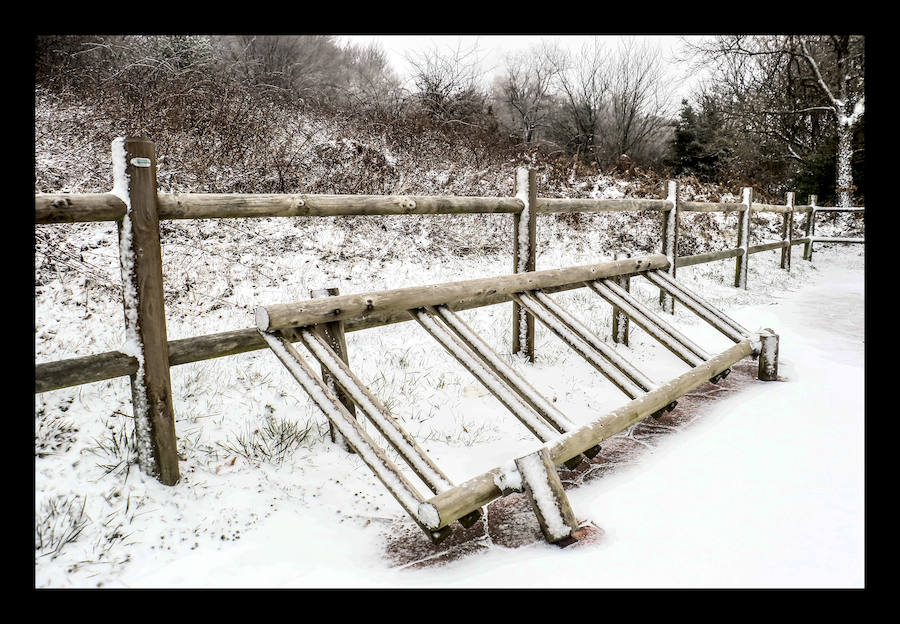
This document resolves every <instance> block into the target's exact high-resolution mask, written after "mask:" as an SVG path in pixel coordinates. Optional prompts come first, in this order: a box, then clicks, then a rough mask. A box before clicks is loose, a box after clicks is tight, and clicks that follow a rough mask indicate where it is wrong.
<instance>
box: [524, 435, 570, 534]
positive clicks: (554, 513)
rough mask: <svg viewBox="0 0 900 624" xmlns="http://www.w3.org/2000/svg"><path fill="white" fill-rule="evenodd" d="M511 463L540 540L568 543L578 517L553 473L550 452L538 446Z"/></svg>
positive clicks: (553, 468) (554, 470)
mask: <svg viewBox="0 0 900 624" xmlns="http://www.w3.org/2000/svg"><path fill="white" fill-rule="evenodd" d="M515 462H516V469H517V470H518V471H519V474H520V475H521V476H522V486H523V487H524V489H525V492H526V493H527V494H528V498H529V500H530V501H531V508H532V509H533V510H534V514H535V515H536V516H537V519H538V524H539V525H540V527H541V533H543V534H544V539H546V540H547V541H548V542H550V543H551V544H558V545H560V546H567V545H568V544H570V543H572V541H574V540H573V538H572V533H573V531H575V530H576V529H577V528H578V520H577V519H576V518H575V513H574V512H573V511H572V505H571V504H570V503H569V498H568V497H567V496H566V492H565V490H563V485H562V481H560V479H559V475H558V474H556V468H555V466H554V465H553V462H552V461H551V459H550V451H549V450H548V449H547V447H542V448H541V449H539V450H538V451H535V452H534V453H531V454H530V455H526V456H524V457H519V458H518V459H516V460H515Z"/></svg>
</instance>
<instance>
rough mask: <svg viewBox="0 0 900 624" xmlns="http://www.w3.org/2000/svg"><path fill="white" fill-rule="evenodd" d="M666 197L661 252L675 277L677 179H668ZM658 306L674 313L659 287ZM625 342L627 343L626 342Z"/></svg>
mask: <svg viewBox="0 0 900 624" xmlns="http://www.w3.org/2000/svg"><path fill="white" fill-rule="evenodd" d="M666 199H667V200H668V201H670V202H672V209H671V210H669V211H667V212H664V213H663V221H662V254H663V255H664V256H665V257H666V258H668V259H669V275H671V276H672V277H675V268H676V264H677V260H678V226H679V217H680V204H681V202H680V201H679V200H678V181H677V180H669V182H668V196H667V198H666ZM659 307H660V308H662V309H663V311H665V312H668V313H669V314H675V300H674V299H673V298H672V296H671V295H669V293H667V292H666V291H665V290H663V289H661V288H660V290H659ZM625 344H628V343H627V342H626V343H625Z"/></svg>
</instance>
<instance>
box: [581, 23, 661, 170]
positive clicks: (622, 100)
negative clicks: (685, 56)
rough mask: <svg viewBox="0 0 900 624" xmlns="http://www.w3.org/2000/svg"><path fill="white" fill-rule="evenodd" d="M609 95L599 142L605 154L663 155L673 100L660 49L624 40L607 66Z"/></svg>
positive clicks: (607, 155) (641, 158)
mask: <svg viewBox="0 0 900 624" xmlns="http://www.w3.org/2000/svg"><path fill="white" fill-rule="evenodd" d="M607 75H608V78H607V84H608V85H609V87H608V96H607V100H606V105H605V106H604V114H603V115H602V117H601V123H600V133H599V136H600V143H601V145H602V147H603V152H604V155H605V156H606V157H607V158H608V159H609V158H618V157H619V156H621V155H623V154H624V155H627V156H629V157H630V158H632V159H637V160H647V159H649V158H650V157H651V156H661V152H660V153H657V154H653V155H652V154H651V152H652V151H657V152H658V151H659V147H660V145H661V144H660V142H659V140H658V139H659V137H660V135H661V134H662V131H663V130H664V129H666V128H668V127H669V126H670V125H671V122H670V121H669V118H670V117H671V115H672V102H671V101H670V100H669V99H668V97H667V96H668V87H669V86H670V85H669V82H670V81H669V80H668V79H666V77H665V75H664V71H663V65H662V54H661V52H660V51H659V49H658V48H654V47H652V46H651V45H649V44H647V43H640V44H639V43H637V42H636V40H635V39H634V38H631V37H629V38H625V39H623V40H622V41H621V43H620V46H619V49H618V53H617V55H616V56H615V57H614V59H613V60H612V62H611V63H610V64H609V66H608V74H607Z"/></svg>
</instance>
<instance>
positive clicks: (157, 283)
mask: <svg viewBox="0 0 900 624" xmlns="http://www.w3.org/2000/svg"><path fill="white" fill-rule="evenodd" d="M112 150H113V168H114V174H113V177H114V180H115V184H116V189H115V192H116V194H117V195H119V197H120V198H121V199H122V201H123V203H124V204H125V205H126V207H127V212H126V214H125V216H123V217H122V219H121V220H120V221H118V222H117V226H118V233H119V259H120V263H121V270H122V287H123V306H124V310H125V336H126V340H127V342H128V343H129V344H130V345H131V348H132V349H134V350H135V352H134V353H133V355H134V356H135V357H136V359H137V363H138V370H137V371H136V372H135V373H134V374H133V375H131V398H132V408H133V411H134V422H135V439H136V446H137V452H138V464H139V466H140V468H141V470H142V471H143V472H144V473H145V474H148V475H151V476H153V477H155V478H157V479H158V480H159V481H160V482H162V483H164V484H166V485H174V484H175V483H177V482H178V480H179V478H180V475H179V470H178V445H177V443H176V439H175V410H174V407H173V404H172V384H171V380H170V376H169V352H168V348H169V343H168V339H167V337H166V309H165V300H164V298H163V276H162V252H161V250H160V246H159V218H158V216H157V207H156V197H157V190H156V149H155V147H154V145H153V143H151V142H150V141H148V140H147V139H144V138H140V137H129V138H120V139H116V140H115V141H113V146H112Z"/></svg>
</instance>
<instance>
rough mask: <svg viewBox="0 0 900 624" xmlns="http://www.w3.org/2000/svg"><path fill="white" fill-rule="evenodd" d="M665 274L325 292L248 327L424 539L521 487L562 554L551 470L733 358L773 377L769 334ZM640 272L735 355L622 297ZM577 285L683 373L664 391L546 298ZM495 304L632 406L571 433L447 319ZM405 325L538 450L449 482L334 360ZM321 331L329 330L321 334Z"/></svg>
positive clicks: (567, 512)
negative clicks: (371, 334) (346, 332)
mask: <svg viewBox="0 0 900 624" xmlns="http://www.w3.org/2000/svg"><path fill="white" fill-rule="evenodd" d="M670 268H671V265H670V260H669V258H667V257H666V256H665V255H662V254H658V255H651V256H643V257H637V258H620V259H616V260H613V261H608V262H602V263H599V264H592V265H582V266H574V267H566V268H561V269H551V270H542V271H533V270H532V271H527V272H520V273H515V274H512V275H506V276H502V277H495V278H484V279H473V280H466V281H459V282H449V283H443V284H434V285H430V286H421V287H413V288H402V289H395V290H386V291H379V292H370V293H363V294H352V295H335V293H325V294H332V295H334V296H325V297H314V298H312V299H308V300H305V301H300V302H296V303H288V304H281V305H272V306H266V307H259V308H257V310H256V324H257V329H258V331H259V333H260V334H261V336H262V337H263V339H264V340H265V342H266V343H267V344H268V346H269V347H270V348H271V349H272V351H273V352H274V353H275V355H276V356H277V357H278V359H279V360H280V361H281V362H282V363H283V364H284V365H285V366H286V367H287V369H288V370H289V371H290V372H291V374H292V375H293V376H294V378H296V379H297V381H298V382H299V383H300V385H301V386H302V387H303V388H304V390H306V392H307V393H309V395H310V396H311V397H312V399H313V400H314V401H315V403H316V404H317V405H318V406H319V407H320V408H321V409H322V411H323V412H324V413H325V415H326V416H327V417H328V419H329V421H330V422H331V424H332V427H333V428H334V429H335V430H336V431H337V432H338V433H339V435H340V436H341V437H342V439H343V440H345V441H346V443H347V445H348V446H349V447H350V448H351V449H352V450H353V451H354V452H356V453H357V454H358V455H359V457H360V458H361V459H362V461H363V462H365V463H366V465H368V466H369V468H370V469H371V470H372V471H373V472H374V474H375V475H376V476H377V477H378V479H379V480H380V481H381V482H382V483H383V484H384V485H385V487H386V488H387V489H388V490H389V491H390V493H391V494H392V495H393V496H394V497H395V498H396V499H397V501H398V502H399V503H400V505H401V506H402V507H403V509H404V510H406V512H407V513H408V514H409V515H410V517H411V518H412V519H413V520H414V521H415V522H416V524H418V526H419V527H420V528H421V529H422V530H423V531H424V532H425V533H426V535H428V537H429V538H430V539H431V540H432V541H433V542H435V543H437V542H440V541H441V540H443V539H444V538H446V537H447V536H448V535H449V534H450V531H451V528H450V527H451V524H452V523H454V522H456V521H459V522H460V524H462V525H463V526H464V527H468V526H471V525H472V524H473V523H474V522H476V521H477V520H478V518H479V517H480V516H481V513H482V511H481V508H482V507H483V506H484V505H486V504H488V503H489V502H491V501H492V500H494V499H496V498H498V497H500V496H503V495H506V494H509V493H511V492H516V491H520V492H521V491H524V492H526V493H527V495H528V497H529V499H530V500H531V503H532V507H533V510H534V512H535V515H536V516H537V518H538V522H539V524H540V527H541V530H542V532H543V534H544V537H545V538H546V539H547V541H548V542H552V543H557V544H562V545H565V544H567V543H571V542H572V540H573V532H574V531H575V530H576V528H577V521H576V518H575V514H574V512H573V511H572V508H571V505H570V504H569V501H568V499H567V497H566V494H565V492H564V490H563V487H562V483H561V482H560V479H559V476H558V475H557V473H556V471H555V466H557V465H561V464H564V465H567V466H568V467H570V468H574V467H575V466H577V465H578V464H579V463H581V462H582V461H584V458H592V457H594V456H595V455H596V454H597V453H598V452H599V450H600V447H599V444H600V443H601V442H603V440H605V439H607V438H609V437H611V436H613V435H615V434H617V433H619V432H621V431H623V430H624V429H626V428H628V427H629V426H631V425H633V424H635V423H637V422H638V421H640V420H642V419H644V418H646V417H648V416H653V417H659V416H660V415H661V414H663V413H664V412H665V411H668V410H671V409H673V408H674V407H675V405H676V403H677V399H678V398H679V397H681V396H683V395H684V394H686V393H687V392H690V391H691V390H692V389H694V388H696V387H697V386H699V385H700V384H702V383H705V382H706V381H713V382H716V381H718V380H719V379H721V378H723V377H724V376H725V375H727V374H728V372H729V371H730V367H731V366H732V365H733V364H734V363H735V362H737V361H739V360H741V359H743V358H745V357H748V356H751V357H759V360H760V362H759V378H760V379H762V380H774V379H776V378H777V354H778V349H777V344H778V343H777V339H778V337H777V335H775V334H774V333H773V332H772V331H771V330H764V331H763V332H761V333H753V332H750V331H749V330H747V329H746V328H744V327H742V326H741V325H739V324H738V323H736V322H735V321H734V320H733V319H731V318H729V317H728V316H726V315H725V314H723V313H722V312H721V311H719V310H717V309H716V308H715V307H714V306H712V305H710V304H709V303H708V302H706V301H704V300H703V298H701V297H700V296H698V295H697V294H695V293H693V292H691V291H689V290H688V289H687V288H685V287H684V286H683V285H681V284H679V283H678V282H677V281H676V280H675V279H674V278H673V277H672V276H671V275H670V273H669V269H670ZM637 276H640V277H643V278H645V279H647V280H648V281H649V282H650V283H652V284H653V285H654V286H655V287H657V288H659V289H660V290H661V291H663V292H664V293H665V294H666V296H667V297H670V298H671V299H672V300H674V301H678V302H679V303H681V304H682V305H684V306H685V307H686V308H687V309H688V310H690V311H692V312H693V313H695V314H696V315H698V316H699V317H700V318H702V319H703V320H704V321H706V322H707V323H709V324H710V325H711V326H712V327H714V328H715V329H717V330H718V331H719V332H721V333H722V334H724V335H725V336H726V337H728V338H729V339H730V340H731V341H733V342H734V343H735V344H734V346H732V347H731V348H729V349H727V350H725V351H723V352H722V353H719V354H715V355H713V354H710V353H708V352H706V351H705V350H704V349H703V348H702V347H700V346H699V345H697V344H695V343H694V342H693V341H691V340H690V339H689V338H687V337H686V336H685V335H684V334H682V333H681V332H679V331H678V330H677V329H676V328H675V327H673V326H672V324H671V323H670V322H668V321H666V320H664V319H663V318H661V317H660V316H659V315H658V314H656V313H655V312H653V311H651V310H650V309H648V308H647V307H646V306H644V305H643V304H641V303H640V302H639V301H638V300H637V299H636V298H635V297H634V296H633V295H632V294H631V293H630V292H629V291H628V290H627V289H626V288H623V287H622V285H621V284H622V283H623V280H627V279H629V278H634V277H637ZM573 288H588V289H589V290H591V291H592V292H594V293H596V294H597V295H599V296H600V297H601V298H602V299H604V300H606V301H607V302H609V303H610V304H611V305H612V306H613V307H614V310H615V311H616V313H617V314H622V315H624V316H626V317H627V318H628V319H629V320H630V321H633V322H634V323H636V324H637V325H638V326H640V327H641V328H643V329H644V330H645V331H646V332H647V333H648V334H649V335H650V336H652V337H653V338H654V339H655V340H657V341H659V342H660V344H662V345H663V346H665V347H666V348H667V349H668V350H670V351H671V352H672V353H674V354H675V355H676V356H677V357H678V358H680V359H681V360H682V361H683V362H684V363H685V364H686V365H687V366H688V367H689V369H688V370H687V371H686V372H684V373H683V374H681V375H679V376H678V377H676V378H674V379H671V380H669V381H667V382H665V383H659V382H657V381H654V380H652V379H650V378H649V377H648V376H647V375H645V374H644V373H642V372H641V371H640V370H638V368H637V367H635V366H634V365H633V364H632V363H630V362H628V361H627V360H625V358H623V357H622V356H621V354H619V353H618V352H617V351H616V350H615V349H613V348H612V347H610V346H609V345H608V344H606V343H605V341H604V340H602V339H601V338H600V337H599V336H597V335H595V334H594V333H592V332H591V331H590V330H589V329H588V328H587V327H586V326H585V325H584V324H583V323H581V322H580V321H579V320H578V319H577V318H576V317H575V316H574V315H573V314H572V313H570V312H569V311H567V310H565V309H563V308H562V307H561V306H560V305H559V304H558V303H556V302H555V301H554V300H553V299H552V297H550V294H552V293H554V292H559V291H562V290H570V289H573ZM503 301H513V302H514V303H515V304H516V306H517V310H521V311H522V312H523V313H524V314H527V315H529V317H530V318H531V320H530V323H533V322H534V319H536V320H537V321H538V322H539V323H541V324H542V325H544V326H546V327H547V328H548V329H549V330H550V331H551V332H552V333H553V334H555V335H556V336H558V337H559V338H560V339H561V340H563V342H564V343H565V344H566V345H568V346H569V347H571V348H572V349H573V350H574V351H575V352H576V353H578V354H579V355H581V356H582V357H583V358H584V359H585V360H586V361H587V362H589V363H590V364H591V365H592V366H593V367H595V368H596V369H597V370H598V371H599V372H600V373H601V374H602V375H603V377H605V378H606V379H608V380H609V381H610V382H612V383H613V385H615V386H616V387H617V388H618V389H619V390H620V391H621V392H622V393H623V394H625V395H626V397H627V398H628V399H629V401H628V402H627V403H626V404H625V405H623V406H622V407H620V408H618V409H616V410H614V411H612V412H610V413H608V414H606V415H604V416H602V417H600V418H598V419H596V420H595V421H593V422H590V423H588V424H586V425H582V426H577V425H575V424H574V423H572V421H570V420H569V419H568V418H567V417H566V416H565V415H564V414H562V413H561V412H560V411H559V410H558V409H557V408H556V407H554V406H553V404H552V402H551V401H548V400H547V399H546V398H545V397H544V396H543V395H541V393H540V391H539V390H538V389H536V388H534V387H533V386H532V385H531V384H529V383H528V382H527V381H526V380H525V379H524V378H523V377H522V376H521V375H519V374H518V373H517V372H516V371H515V370H514V369H513V368H512V367H511V366H509V365H508V364H507V363H506V362H505V361H504V360H503V359H502V358H501V357H500V356H499V355H498V354H497V353H495V352H494V351H493V350H492V349H491V348H490V347H489V346H488V345H487V343H486V342H485V341H484V340H483V339H482V338H481V337H480V336H479V335H478V334H477V333H476V332H475V331H474V330H473V329H472V328H471V327H469V326H468V325H467V324H466V323H464V322H463V320H462V319H461V318H460V317H459V316H458V315H457V314H456V311H455V310H461V309H469V308H472V307H478V306H482V305H492V304H496V303H499V302H503ZM402 315H406V317H407V320H415V321H416V322H417V323H418V324H419V325H421V326H422V328H423V329H424V330H425V331H426V332H427V333H428V334H429V335H431V336H432V337H433V338H434V339H435V340H436V341H437V342H438V343H439V344H440V345H441V346H442V347H444V348H445V349H446V350H447V351H448V352H449V353H451V354H452V355H453V357H454V358H456V359H457V360H458V361H459V362H460V363H461V364H462V365H463V366H464V367H465V368H466V369H467V370H468V371H469V372H471V373H472V375H473V376H474V377H475V378H476V379H477V380H478V381H479V382H480V383H481V384H483V385H484V387H485V388H487V390H488V391H489V392H490V393H491V394H492V395H493V396H494V397H496V398H497V399H498V400H499V401H500V403H501V404H502V405H503V406H504V407H506V408H507V409H508V410H509V411H510V412H511V413H512V415H513V416H515V417H516V418H517V419H518V420H519V421H521V423H522V424H523V425H524V426H525V427H526V428H527V429H528V430H529V431H530V432H531V433H532V434H533V435H534V436H535V437H536V438H537V439H538V441H539V442H540V445H539V446H538V447H537V450H535V451H533V452H532V453H529V454H527V455H525V456H522V457H517V458H512V461H510V462H506V463H504V464H503V465H501V466H500V467H497V468H495V469H493V470H491V471H488V472H486V473H484V474H482V475H478V476H475V477H473V478H471V479H469V480H468V481H466V482H464V483H462V484H459V485H455V484H453V483H452V482H451V481H450V479H449V478H448V477H447V476H446V475H445V474H444V473H443V472H442V471H441V469H440V468H439V467H438V466H437V465H436V464H435V462H434V461H433V460H431V458H429V457H428V455H427V454H426V453H425V452H424V451H423V450H422V448H420V447H419V446H418V445H417V444H416V441H415V440H414V439H413V437H412V436H410V435H409V434H408V433H407V432H406V431H404V430H403V428H402V427H401V426H400V424H399V423H398V422H397V421H396V420H395V419H393V418H392V417H391V416H390V414H389V413H388V412H387V410H386V409H385V408H384V406H383V405H382V403H381V402H379V400H378V399H377V397H375V396H374V395H373V394H372V392H371V391H370V390H369V389H368V388H366V386H365V384H364V383H363V382H362V381H360V379H359V378H358V377H357V376H356V375H354V373H353V372H352V370H351V369H350V367H349V366H348V364H347V359H346V353H338V352H336V350H335V348H334V345H335V344H339V343H340V335H341V331H342V330H341V324H342V323H345V322H346V323H360V322H364V321H365V320H366V319H372V318H397V317H398V316H402ZM525 321H527V319H523V322H525ZM324 327H327V328H328V332H327V333H326V332H325V331H323V329H322V328H324ZM326 335H328V336H331V339H327V338H326ZM335 336H337V337H338V338H335ZM620 338H621V336H620ZM293 342H301V343H302V344H303V345H304V346H305V347H306V349H307V350H308V351H309V352H310V353H311V354H312V356H313V357H314V358H315V360H317V361H318V362H319V364H320V365H321V370H322V371H323V376H322V377H320V376H319V375H317V374H316V372H315V370H314V369H313V367H311V366H310V364H308V363H307V362H306V360H304V358H303V357H302V356H301V355H300V354H299V353H298V352H297V350H296V349H295V348H294V346H293V344H292V343H293ZM348 400H349V401H352V405H355V407H356V408H357V411H358V412H359V413H361V414H362V415H364V416H365V417H366V418H368V419H369V420H370V421H371V422H372V424H373V425H374V426H375V427H376V428H377V429H378V431H379V432H380V433H381V434H382V435H383V436H384V438H385V439H386V440H387V441H388V442H389V443H390V444H391V445H392V446H393V447H394V449H395V450H396V451H397V452H398V453H399V455H400V457H401V458H402V459H403V461H405V462H406V463H407V464H408V465H409V467H410V468H411V469H412V471H413V472H414V473H415V474H416V475H417V476H418V477H419V478H420V479H421V480H422V482H423V483H424V484H425V485H426V486H427V487H428V489H429V490H430V491H431V496H429V497H426V496H425V495H423V494H422V493H421V492H419V491H418V490H417V489H416V487H415V486H414V485H413V484H412V483H411V482H410V480H409V479H408V478H407V477H406V476H404V474H403V473H402V472H401V470H400V469H399V468H398V467H397V466H396V465H395V464H394V463H393V462H392V461H391V460H390V459H389V458H388V457H387V455H386V454H385V451H384V449H382V448H379V447H378V445H377V444H376V443H375V442H374V441H373V440H372V438H371V437H370V436H369V435H368V434H367V433H366V431H365V429H364V428H363V427H362V425H361V424H360V422H359V421H358V420H357V418H356V416H355V415H354V413H353V411H352V410H351V409H348V407H349V405H348Z"/></svg>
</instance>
